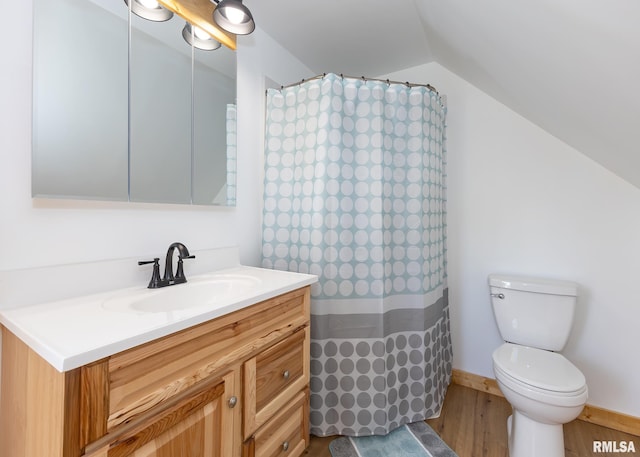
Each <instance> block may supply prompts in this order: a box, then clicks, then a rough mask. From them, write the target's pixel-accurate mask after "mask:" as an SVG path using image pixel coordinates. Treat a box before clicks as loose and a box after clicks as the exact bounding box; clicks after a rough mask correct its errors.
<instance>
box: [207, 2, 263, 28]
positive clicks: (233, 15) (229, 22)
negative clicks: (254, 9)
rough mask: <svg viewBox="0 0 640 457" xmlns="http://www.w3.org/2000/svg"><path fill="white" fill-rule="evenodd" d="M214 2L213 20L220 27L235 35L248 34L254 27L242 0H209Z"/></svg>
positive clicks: (251, 17) (254, 24)
mask: <svg viewBox="0 0 640 457" xmlns="http://www.w3.org/2000/svg"><path fill="white" fill-rule="evenodd" d="M211 3H215V4H216V5H217V6H216V9H215V10H214V11H213V21H214V22H215V23H216V24H217V25H218V26H219V27H220V28H222V29H224V30H226V31H227V32H230V33H234V34H236V35H248V34H250V33H251V32H253V31H254V30H255V28H256V23H255V22H254V21H253V16H252V15H251V12H250V11H249V8H247V7H246V6H244V5H243V4H242V0H211Z"/></svg>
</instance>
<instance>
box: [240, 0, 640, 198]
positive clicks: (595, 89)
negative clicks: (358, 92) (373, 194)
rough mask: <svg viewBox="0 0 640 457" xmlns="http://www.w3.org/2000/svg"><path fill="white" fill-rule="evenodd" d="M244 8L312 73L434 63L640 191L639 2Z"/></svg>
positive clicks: (370, 0) (264, 2) (277, 3)
mask: <svg viewBox="0 0 640 457" xmlns="http://www.w3.org/2000/svg"><path fill="white" fill-rule="evenodd" d="M245 3H246V4H247V5H248V6H249V8H250V9H251V11H252V12H253V15H254V18H255V20H256V22H257V24H258V26H259V27H260V28H262V30H264V31H265V32H266V33H267V34H269V35H270V36H271V37H272V38H274V39H275V40H277V41H278V42H279V43H280V44H282V45H283V46H284V47H285V48H286V49H288V50H289V51H290V52H291V53H292V54H293V55H295V56H296V57H297V58H298V59H299V60H300V61H302V62H303V63H304V64H306V65H307V66H308V67H309V68H311V69H312V70H313V71H314V72H315V73H317V74H320V73H325V72H335V73H343V74H345V75H350V76H361V75H365V76H380V75H384V74H387V73H391V72H394V71H398V70H402V69H406V68H410V67H413V66H417V65H420V64H424V63H428V62H432V61H436V62H438V63H439V64H440V65H442V66H444V67H446V68H448V69H449V70H450V71H453V72H454V73H456V74H457V75H458V76H460V77H462V78H464V79H465V80H467V81H468V82H470V83H471V84H473V85H475V86H476V87H478V88H479V89H481V90H482V91H484V92H486V93H488V94H489V95H491V96H492V97H494V98H495V99H497V100H498V101H500V102H502V103H503V104H505V105H506V106H508V107H510V108H511V109H513V110H514V111H516V112H518V113H519V114H521V115H522V116H524V117H526V118H528V119H529V120H530V121H532V122H533V123H535V124H537V125H539V126H540V127H542V128H543V129H545V130H546V131H548V132H549V133H550V134H552V135H554V136H556V137H557V138H559V139H560V140H562V141H564V142H565V143H567V144H569V145H570V146H572V147H574V148H576V149H577V150H579V151H580V152H582V153H583V154H586V155H587V156H589V157H591V158H592V159H593V160H595V161H597V162H599V163H600V164H602V165H604V166H605V167H607V168H608V169H610V170H611V171H613V172H614V173H616V174H618V175H619V176H620V177H622V178H624V179H626V180H627V181H629V182H630V183H632V184H634V185H635V186H637V187H640V88H639V84H640V2H637V1H636V0H607V1H603V0H560V1H559V0H536V1H526V0H525V1H513V0H483V1H477V0H395V1H382V0H245ZM416 82H422V81H416Z"/></svg>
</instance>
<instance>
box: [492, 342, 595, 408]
mask: <svg viewBox="0 0 640 457" xmlns="http://www.w3.org/2000/svg"><path fill="white" fill-rule="evenodd" d="M493 367H494V370H495V374H496V378H498V380H499V381H500V382H502V383H503V384H505V386H506V387H508V388H510V389H512V390H514V391H516V392H518V393H520V394H522V395H525V396H527V397H530V398H532V399H536V400H538V401H542V402H545V403H549V404H555V405H558V406H561V405H563V406H576V405H578V404H580V402H582V404H584V402H585V401H586V396H587V383H586V379H585V377H584V375H583V374H582V372H580V370H578V368H576V367H575V366H574V365H573V364H572V363H571V362H569V361H568V360H567V359H566V358H565V357H564V356H562V355H561V354H558V353H555V352H550V351H545V350H543V349H536V348H530V347H526V346H519V345H516V344H512V343H505V344H503V345H502V346H500V347H499V348H497V349H496V350H495V351H494V352H493Z"/></svg>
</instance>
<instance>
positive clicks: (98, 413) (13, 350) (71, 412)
mask: <svg viewBox="0 0 640 457" xmlns="http://www.w3.org/2000/svg"><path fill="white" fill-rule="evenodd" d="M2 346H3V347H2V351H3V354H2V397H1V399H0V402H1V403H0V410H1V413H0V442H2V443H3V445H2V446H0V457H21V456H25V457H31V456H35V455H47V456H51V457H80V456H86V457H127V456H131V457H142V456H144V457H169V456H171V457H241V456H242V457H254V456H257V457H275V456H282V457H284V456H287V457H289V456H291V457H297V456H299V455H301V454H302V452H303V450H304V449H305V448H306V446H307V445H308V443H309V426H308V415H309V411H308V403H309V393H308V386H309V287H304V288H301V289H298V290H295V291H292V292H289V293H286V294H283V295H280V296H277V297H274V298H272V299H269V300H266V301H264V302H260V303H258V304H255V305H252V306H249V307H247V308H244V309H241V310H239V311H236V312H233V313H230V314H228V315H225V316H222V317H219V318H216V319H213V320H211V321H208V322H205V323H203V324H200V325H197V326H194V327H191V328H189V329H186V330H183V331H181V332H178V333H175V334H172V335H169V336H166V337H163V338H160V339H158V340H154V341H151V342H149V343H146V344H143V345H141V346H137V347H134V348H132V349H129V350H127V351H123V352H121V353H118V354H114V355H112V356H110V357H108V358H105V359H102V360H99V361H97V362H94V363H92V364H89V365H86V366H83V367H80V368H77V369H75V370H72V371H69V372H66V373H60V372H57V371H56V370H55V369H53V368H52V367H51V366H50V365H49V364H48V363H47V362H45V361H44V360H43V359H42V358H40V357H39V356H38V355H37V354H35V353H34V352H33V351H32V350H31V349H29V348H28V347H27V346H26V345H25V344H24V343H22V341H20V340H19V339H18V338H17V337H15V336H14V335H13V334H11V332H9V331H8V330H7V329H4V328H3V345H2ZM24 380H27V381H26V382H24Z"/></svg>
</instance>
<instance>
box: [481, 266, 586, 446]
mask: <svg viewBox="0 0 640 457" xmlns="http://www.w3.org/2000/svg"><path fill="white" fill-rule="evenodd" d="M489 288H490V290H491V303H492V304H493V312H494V314H495V317H496V322H497V324H498V328H499V330H500V334H501V335H502V339H503V340H504V341H506V342H505V343H504V344H503V345H502V346H500V347H499V348H498V349H496V350H495V351H494V352H493V370H494V373H495V376H496V380H497V381H498V386H499V387H500V390H501V391H502V393H503V394H504V396H505V398H506V399H507V401H508V402H509V403H510V404H511V406H512V407H513V415H511V416H510V417H509V419H508V420H507V429H508V434H509V456H510V457H534V456H535V457H540V456H545V457H564V435H563V432H562V425H563V424H565V423H567V422H570V421H572V420H573V419H575V418H576V417H578V415H579V414H580V412H581V411H582V408H583V407H584V405H585V403H586V401H587V396H588V393H587V383H586V381H585V378H584V375H583V374H582V373H581V372H580V370H578V369H577V368H576V367H575V366H574V365H573V364H572V363H571V362H569V361H568V360H567V359H566V358H565V357H564V356H562V355H561V354H559V353H558V352H556V351H561V350H562V349H563V348H564V346H565V344H566V343H567V339H568V338H569V333H570V331H571V326H572V324H573V316H574V310H575V306H576V298H577V295H578V286H577V284H575V283H573V282H568V281H555V280H549V279H536V278H527V277H519V276H506V275H496V274H492V275H490V276H489Z"/></svg>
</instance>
